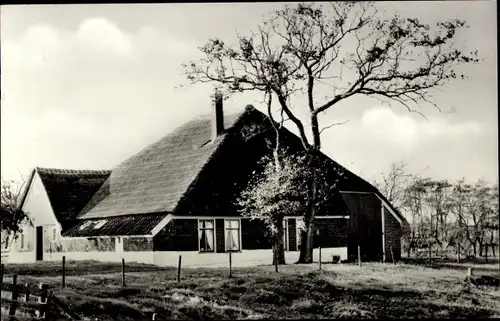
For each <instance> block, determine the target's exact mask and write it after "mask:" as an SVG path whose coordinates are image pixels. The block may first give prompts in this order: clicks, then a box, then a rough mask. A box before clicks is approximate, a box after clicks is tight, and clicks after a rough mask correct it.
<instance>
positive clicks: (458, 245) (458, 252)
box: [457, 242, 460, 263]
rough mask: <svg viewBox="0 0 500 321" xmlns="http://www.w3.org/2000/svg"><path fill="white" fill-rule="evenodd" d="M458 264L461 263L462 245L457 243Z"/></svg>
mask: <svg viewBox="0 0 500 321" xmlns="http://www.w3.org/2000/svg"><path fill="white" fill-rule="evenodd" d="M457 263H460V243H458V242H457Z"/></svg>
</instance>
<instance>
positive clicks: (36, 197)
mask: <svg viewBox="0 0 500 321" xmlns="http://www.w3.org/2000/svg"><path fill="white" fill-rule="evenodd" d="M22 209H23V211H25V212H27V213H28V215H29V216H30V218H31V220H32V222H33V227H30V226H29V225H27V224H26V225H24V226H23V234H24V242H25V243H26V246H25V248H27V250H26V249H24V250H23V249H21V248H20V246H21V236H19V238H18V239H17V240H16V241H14V242H13V243H12V245H11V247H10V249H9V257H8V260H9V262H11V263H28V262H35V260H36V255H35V253H36V251H35V250H36V232H35V231H36V227H37V226H56V227H57V237H60V235H59V234H60V228H59V223H58V222H57V220H56V217H55V215H54V212H53V211H52V206H51V205H50V201H49V197H48V195H47V192H46V191H45V187H44V186H43V183H42V180H41V179H40V176H39V175H38V173H37V172H35V175H34V176H33V180H32V181H31V185H30V186H29V187H28V193H27V195H26V199H25V201H24V204H23V206H22ZM44 230H47V229H46V228H44ZM42 246H43V245H42Z"/></svg>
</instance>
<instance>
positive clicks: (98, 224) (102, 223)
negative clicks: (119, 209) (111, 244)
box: [94, 220, 108, 230]
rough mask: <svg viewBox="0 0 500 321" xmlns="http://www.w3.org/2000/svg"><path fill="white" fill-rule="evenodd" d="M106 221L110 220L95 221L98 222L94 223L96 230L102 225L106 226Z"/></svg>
mask: <svg viewBox="0 0 500 321" xmlns="http://www.w3.org/2000/svg"><path fill="white" fill-rule="evenodd" d="M106 222H108V221H107V220H100V221H97V222H95V223H96V224H95V225H94V230H98V229H100V228H101V227H103V226H104V224H106Z"/></svg>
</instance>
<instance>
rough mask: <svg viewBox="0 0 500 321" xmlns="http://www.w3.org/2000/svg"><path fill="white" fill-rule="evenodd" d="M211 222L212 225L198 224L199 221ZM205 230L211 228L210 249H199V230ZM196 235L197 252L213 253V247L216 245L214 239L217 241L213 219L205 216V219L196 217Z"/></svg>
mask: <svg viewBox="0 0 500 321" xmlns="http://www.w3.org/2000/svg"><path fill="white" fill-rule="evenodd" d="M207 221H208V222H212V227H201V226H200V223H201V222H207ZM202 230H204V231H207V230H211V231H212V244H213V245H212V250H202V249H201V246H200V241H201V239H200V236H201V233H200V231H202ZM197 232H198V233H197V235H196V237H197V238H198V252H199V253H215V252H216V251H215V249H216V247H217V244H216V241H217V237H216V236H215V219H210V218H207V219H198V220H197Z"/></svg>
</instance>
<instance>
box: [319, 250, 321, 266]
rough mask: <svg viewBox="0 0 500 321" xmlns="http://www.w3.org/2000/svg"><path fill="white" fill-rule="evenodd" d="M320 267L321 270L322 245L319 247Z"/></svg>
mask: <svg viewBox="0 0 500 321" xmlns="http://www.w3.org/2000/svg"><path fill="white" fill-rule="evenodd" d="M319 269H320V270H321V246H320V247H319Z"/></svg>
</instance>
